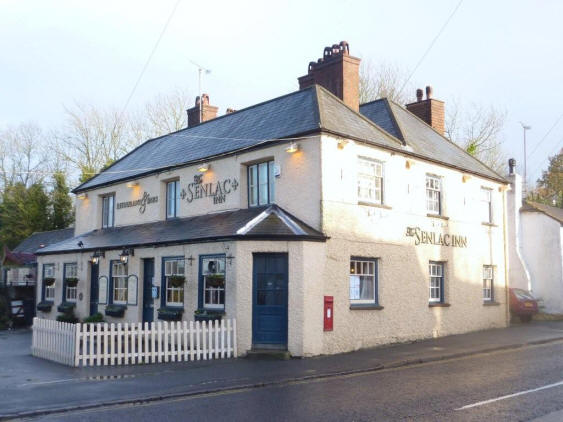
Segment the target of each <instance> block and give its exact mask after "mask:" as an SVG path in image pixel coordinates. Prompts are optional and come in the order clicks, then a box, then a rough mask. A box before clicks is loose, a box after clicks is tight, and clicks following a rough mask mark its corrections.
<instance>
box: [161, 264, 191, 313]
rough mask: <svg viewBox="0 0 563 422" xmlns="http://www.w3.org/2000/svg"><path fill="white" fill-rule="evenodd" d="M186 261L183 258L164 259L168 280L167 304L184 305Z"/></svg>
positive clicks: (165, 275)
mask: <svg viewBox="0 0 563 422" xmlns="http://www.w3.org/2000/svg"><path fill="white" fill-rule="evenodd" d="M185 272H186V270H185V261H184V257H181V258H167V259H166V260H165V261H164V278H165V280H166V304H167V305H171V306H184V280H185Z"/></svg>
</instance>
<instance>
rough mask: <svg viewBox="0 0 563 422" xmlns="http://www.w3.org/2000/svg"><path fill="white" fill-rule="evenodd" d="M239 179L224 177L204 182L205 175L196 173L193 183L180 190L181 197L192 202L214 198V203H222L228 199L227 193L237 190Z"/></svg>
mask: <svg viewBox="0 0 563 422" xmlns="http://www.w3.org/2000/svg"><path fill="white" fill-rule="evenodd" d="M238 185H239V183H238V182H237V179H235V178H232V179H223V180H218V181H216V182H211V183H203V175H201V174H196V175H195V176H194V181H193V183H190V184H189V185H188V186H187V188H186V189H182V191H181V192H180V198H182V199H185V200H186V201H188V203H191V202H192V201H193V200H194V199H201V198H208V197H210V198H213V203H214V204H222V203H223V202H225V201H226V200H227V195H229V194H230V193H231V192H234V191H236V190H237V188H238Z"/></svg>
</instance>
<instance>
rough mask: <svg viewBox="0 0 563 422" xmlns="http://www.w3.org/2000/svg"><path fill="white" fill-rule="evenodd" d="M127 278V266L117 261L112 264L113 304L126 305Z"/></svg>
mask: <svg viewBox="0 0 563 422" xmlns="http://www.w3.org/2000/svg"><path fill="white" fill-rule="evenodd" d="M127 278H128V273H127V264H123V263H122V262H119V261H115V262H112V264H111V280H112V284H113V303H115V304H118V305H125V304H126V303H127Z"/></svg>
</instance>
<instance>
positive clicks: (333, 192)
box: [38, 134, 508, 356]
mask: <svg viewBox="0 0 563 422" xmlns="http://www.w3.org/2000/svg"><path fill="white" fill-rule="evenodd" d="M343 141H344V142H343ZM286 146H287V144H286V143H280V144H276V145H274V146H271V147H267V148H261V149H257V150H253V151H248V152H244V153H240V154H238V155H233V156H229V157H225V158H222V159H218V160H214V161H211V162H210V170H209V171H208V172H206V173H205V174H204V176H203V177H204V183H216V182H217V181H224V180H225V179H231V180H235V179H236V180H237V183H238V187H237V189H236V190H232V191H231V193H229V194H227V195H226V196H225V201H224V202H222V203H218V204H214V203H213V200H212V198H210V197H208V198H202V199H198V200H194V201H192V202H191V203H188V202H187V201H185V200H183V201H182V202H181V206H180V210H179V213H180V215H179V216H180V217H188V216H194V215H201V214H206V213H212V212H218V211H224V210H230V209H239V208H246V207H247V206H248V205H247V204H248V199H247V176H246V174H247V172H246V168H247V167H246V166H247V165H249V164H252V163H255V162H262V161H264V160H267V159H273V160H274V162H275V164H276V165H279V169H280V175H279V177H276V178H275V191H276V193H275V198H276V200H275V202H276V204H278V205H279V206H280V207H282V208H283V209H285V210H286V211H288V212H290V213H291V214H293V215H295V216H296V217H297V218H299V219H301V220H302V221H304V222H305V223H307V224H309V225H310V226H311V227H313V228H315V229H317V230H319V231H322V232H323V233H324V234H326V235H327V236H328V237H329V238H328V240H327V241H326V242H309V241H255V240H252V241H228V242H212V243H198V244H186V245H177V246H166V247H144V248H143V247H138V248H135V255H134V256H133V257H130V261H129V274H136V275H138V277H139V283H138V292H137V306H135V305H128V306H127V310H126V313H125V316H124V318H120V319H113V318H111V317H107V320H108V321H110V322H126V321H129V322H139V321H141V320H142V298H143V283H142V281H141V280H142V277H143V274H142V271H143V269H142V261H141V260H142V258H155V280H154V284H155V285H157V286H159V285H160V283H161V274H162V268H161V263H162V259H161V258H162V257H170V256H184V257H186V258H188V257H193V258H194V260H193V261H192V263H191V264H190V263H189V261H186V280H187V281H186V284H185V287H184V289H185V291H184V314H183V315H184V316H183V318H184V319H185V320H191V319H192V318H193V313H194V311H195V310H196V309H197V298H198V291H197V289H198V265H199V262H198V257H199V256H200V255H205V254H225V255H232V256H234V259H232V260H227V266H226V299H225V313H226V315H225V316H226V317H227V318H231V317H236V318H237V325H238V344H239V351H240V353H241V354H245V353H246V351H248V350H250V349H251V348H252V277H253V276H252V273H253V271H252V262H253V261H252V256H253V253H255V252H285V253H288V259H289V268H288V272H289V273H288V275H289V277H288V278H289V293H288V294H289V299H288V302H289V304H288V345H287V347H288V350H289V352H290V353H291V354H292V355H295V356H311V355H318V354H331V353H338V352H345V351H350V350H356V349H359V348H362V347H369V346H374V345H379V344H385V343H391V342H398V341H407V340H415V339H422V338H428V337H435V336H442V335H448V334H454V333H463V332H467V331H472V330H478V329H484V328H493V327H502V326H505V325H506V324H507V322H508V309H507V294H506V283H507V278H506V270H507V259H506V253H505V246H504V245H505V241H504V239H505V221H504V216H505V215H506V212H505V206H506V205H505V204H506V201H505V185H503V184H502V183H498V182H493V181H491V180H489V179H486V178H481V177H479V176H476V175H473V174H468V173H464V172H462V171H458V170H455V169H452V168H448V167H447V166H444V165H441V164H439V163H432V162H430V161H428V160H422V159H418V158H413V156H412V155H411V154H409V151H408V150H405V153H404V154H402V153H400V152H390V151H388V150H384V149H381V148H378V147H375V146H371V145H367V144H363V143H360V142H356V141H352V140H348V139H346V140H343V139H340V138H336V137H332V136H328V135H324V134H323V135H320V136H315V137H312V138H310V139H303V140H301V141H299V147H300V149H299V151H298V152H297V153H294V154H288V153H287V152H286V151H285V147H286ZM359 157H366V158H370V159H373V160H376V161H378V162H381V163H383V204H382V205H378V206H375V205H362V204H360V203H358V178H357V174H358V166H357V162H358V158H359ZM196 174H198V171H197V167H194V166H191V167H184V168H181V169H177V170H173V171H170V172H161V173H158V174H156V175H149V176H147V177H142V178H139V179H138V180H136V182H138V185H136V186H134V187H127V183H125V182H121V183H118V184H115V185H113V186H108V187H105V188H99V189H93V190H90V191H88V196H87V198H86V199H82V200H77V203H76V231H75V235H79V234H81V233H85V232H88V231H90V230H94V229H99V228H100V226H101V219H102V216H101V208H102V207H101V201H102V196H103V195H106V194H109V193H115V201H116V203H122V202H126V201H135V200H137V199H139V198H141V197H142V196H143V195H144V193H145V192H147V193H148V194H149V195H150V196H158V201H157V202H153V203H151V204H148V205H147V206H146V210H145V212H144V213H142V214H141V213H140V212H139V208H138V207H137V206H134V207H128V208H121V209H116V210H115V225H116V226H120V225H130V224H140V223H146V222H151V221H159V220H164V219H165V205H166V204H165V202H166V192H165V183H164V182H166V181H169V180H174V179H179V180H180V185H181V187H185V186H186V185H187V184H189V183H191V182H192V181H193V178H194V175H196ZM427 174H432V175H436V176H438V177H440V178H441V180H442V212H441V216H440V217H429V216H428V215H427V210H426V196H425V195H426V186H425V183H426V182H425V178H426V175H427ZM482 188H488V189H490V191H491V193H492V210H493V215H492V222H491V223H488V224H483V221H481V220H482V219H481V217H480V213H479V212H478V210H479V207H480V205H481V197H480V194H481V189H482ZM422 232H425V233H433V234H429V235H426V234H425V235H423V236H424V237H423V238H422V241H420V242H419V240H420V239H421V238H420V237H417V236H420V235H421V233H422ZM440 235H442V236H441V237H440ZM431 236H434V237H433V238H431ZM454 236H455V239H456V242H455V243H456V246H452V241H453V239H454ZM429 239H433V240H429ZM440 239H441V244H439V243H440ZM434 243H438V244H434ZM120 252H121V249H119V250H112V251H106V253H105V258H103V259H102V260H101V261H100V267H99V275H100V276H109V266H110V261H111V260H114V259H119V254H120ZM90 256H91V252H85V253H72V254H57V255H40V256H39V257H38V263H39V269H40V271H41V268H42V267H43V264H48V263H53V264H55V279H56V284H55V300H54V306H53V308H52V310H51V312H49V313H42V312H39V316H41V317H46V318H55V317H56V315H57V311H56V305H58V304H59V303H60V302H61V301H62V298H63V296H62V295H63V292H62V277H63V275H62V272H63V266H64V263H69V262H76V263H78V278H79V279H80V280H81V281H80V282H79V284H78V295H77V296H78V299H77V304H76V314H77V316H79V317H80V318H83V317H85V316H87V315H88V314H89V304H90V297H89V295H90V280H89V277H90V265H91V264H90ZM351 257H362V258H369V259H373V260H375V262H376V263H377V274H376V275H377V294H376V297H377V301H376V303H373V304H372V305H371V306H363V307H353V306H351V302H350V260H351ZM429 261H438V262H442V263H444V268H445V276H444V291H445V294H444V300H443V303H441V304H440V305H439V306H429V273H428V271H429V270H428V267H429ZM484 265H490V266H493V268H494V283H493V284H494V294H493V298H494V299H493V300H491V301H484V300H483V266H484ZM40 274H41V273H40ZM41 291H42V289H41V288H38V295H39V297H38V301H40V300H41V296H40V295H41ZM161 294H162V293H161ZM325 296H333V297H334V327H333V330H332V331H324V329H323V316H324V309H323V301H324V297H325ZM157 300H158V299H157ZM156 308H158V305H157V302H156V301H155V314H154V317H155V320H156V319H157V314H156ZM99 310H100V311H101V312H103V311H104V306H103V305H100V307H99Z"/></svg>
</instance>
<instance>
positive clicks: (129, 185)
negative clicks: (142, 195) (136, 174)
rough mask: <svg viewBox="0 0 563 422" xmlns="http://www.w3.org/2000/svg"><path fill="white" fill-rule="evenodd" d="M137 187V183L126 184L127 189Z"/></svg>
mask: <svg viewBox="0 0 563 422" xmlns="http://www.w3.org/2000/svg"><path fill="white" fill-rule="evenodd" d="M137 186H139V182H129V183H127V187H128V188H134V187H137Z"/></svg>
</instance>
